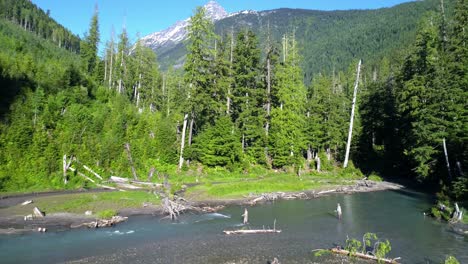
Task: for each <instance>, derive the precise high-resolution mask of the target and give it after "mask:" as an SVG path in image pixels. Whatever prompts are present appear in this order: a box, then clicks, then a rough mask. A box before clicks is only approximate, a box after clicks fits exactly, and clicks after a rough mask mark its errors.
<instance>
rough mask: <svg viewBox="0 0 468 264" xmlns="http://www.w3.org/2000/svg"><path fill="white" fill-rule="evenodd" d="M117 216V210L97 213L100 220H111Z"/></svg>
mask: <svg viewBox="0 0 468 264" xmlns="http://www.w3.org/2000/svg"><path fill="white" fill-rule="evenodd" d="M116 215H117V211H115V210H104V211H100V212H98V213H97V216H98V217H99V218H100V219H111V218H112V217H113V216H116Z"/></svg>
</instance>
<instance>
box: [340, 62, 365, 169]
mask: <svg viewBox="0 0 468 264" xmlns="http://www.w3.org/2000/svg"><path fill="white" fill-rule="evenodd" d="M360 73H361V60H359V63H358V68H357V74H356V82H355V83H354V93H353V103H352V105H351V118H350V121H349V131H348V142H347V143H346V154H345V159H344V163H343V167H344V168H346V167H348V162H349V150H350V148H351V138H352V136H353V123H354V110H355V108H356V97H357V90H358V85H359V74H360Z"/></svg>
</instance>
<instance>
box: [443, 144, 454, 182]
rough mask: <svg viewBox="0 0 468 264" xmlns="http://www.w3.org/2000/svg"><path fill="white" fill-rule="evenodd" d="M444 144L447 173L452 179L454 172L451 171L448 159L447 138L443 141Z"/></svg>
mask: <svg viewBox="0 0 468 264" xmlns="http://www.w3.org/2000/svg"><path fill="white" fill-rule="evenodd" d="M442 144H443V146H444V154H445V163H446V164H447V172H448V175H449V178H450V179H452V172H451V170H450V162H449V158H448V152H447V145H446V144H445V138H443V139H442Z"/></svg>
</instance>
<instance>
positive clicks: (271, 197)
mask: <svg viewBox="0 0 468 264" xmlns="http://www.w3.org/2000/svg"><path fill="white" fill-rule="evenodd" d="M307 198H309V197H308V196H307V194H305V193H303V192H301V193H284V192H275V193H263V194H262V195H260V196H259V197H256V198H254V199H252V200H250V201H249V202H247V204H249V205H255V204H257V203H259V202H273V201H276V200H278V199H284V200H293V199H307Z"/></svg>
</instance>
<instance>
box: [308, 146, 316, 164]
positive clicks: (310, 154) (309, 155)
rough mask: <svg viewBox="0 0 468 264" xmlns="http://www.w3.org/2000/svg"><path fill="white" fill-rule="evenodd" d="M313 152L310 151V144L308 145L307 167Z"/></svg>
mask: <svg viewBox="0 0 468 264" xmlns="http://www.w3.org/2000/svg"><path fill="white" fill-rule="evenodd" d="M313 156H314V155H313V153H312V149H311V148H310V145H309V147H308V148H307V167H308V168H309V169H310V163H311V162H312V159H313Z"/></svg>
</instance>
